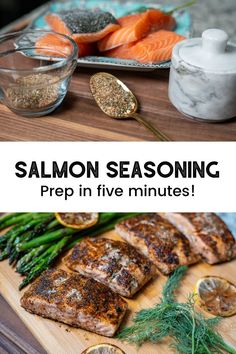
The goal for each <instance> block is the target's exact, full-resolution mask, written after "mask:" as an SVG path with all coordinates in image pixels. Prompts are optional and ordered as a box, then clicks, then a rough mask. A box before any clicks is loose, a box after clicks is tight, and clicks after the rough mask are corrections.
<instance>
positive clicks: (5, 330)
mask: <svg viewBox="0 0 236 354" xmlns="http://www.w3.org/2000/svg"><path fill="white" fill-rule="evenodd" d="M4 350H5V351H6V352H7V353H11V354H13V353H17V354H25V353H27V354H45V353H46V352H45V351H44V349H43V348H42V347H41V345H40V344H39V343H38V341H37V340H36V339H35V338H34V337H33V335H32V334H31V332H30V331H29V330H28V329H27V327H26V326H25V325H24V323H23V322H22V321H21V319H20V318H19V317H18V316H17V314H16V313H15V312H14V311H13V310H12V308H11V307H10V306H9V304H8V303H7V302H6V300H4V298H3V297H2V296H1V295H0V353H2V352H4Z"/></svg>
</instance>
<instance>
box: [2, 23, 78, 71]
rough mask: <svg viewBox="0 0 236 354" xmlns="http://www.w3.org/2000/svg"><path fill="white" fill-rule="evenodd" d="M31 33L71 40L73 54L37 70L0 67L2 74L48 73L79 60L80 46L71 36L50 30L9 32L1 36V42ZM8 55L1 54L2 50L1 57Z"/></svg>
mask: <svg viewBox="0 0 236 354" xmlns="http://www.w3.org/2000/svg"><path fill="white" fill-rule="evenodd" d="M29 33H48V34H56V35H58V36H60V37H64V39H67V40H69V42H70V43H71V44H72V47H73V51H72V53H71V54H70V55H69V56H67V57H66V58H61V59H60V60H59V61H58V62H55V63H53V64H50V65H45V66H41V67H39V68H35V69H17V68H14V69H8V68H4V67H1V66H0V71H1V72H6V73H12V72H15V73H16V72H20V73H24V72H25V73H32V72H44V71H48V70H53V69H58V68H61V67H63V66H65V65H67V64H68V63H70V62H72V61H73V60H76V59H77V56H78V46H77V44H76V42H75V41H74V40H73V39H72V38H70V37H69V36H67V35H65V34H62V33H58V32H55V31H50V30H44V29H33V30H30V29H27V30H23V31H16V32H9V33H5V34H2V35H0V41H1V40H4V39H5V40H8V39H10V38H14V37H16V36H21V35H23V34H29ZM5 53H7V51H5V52H4V51H3V52H1V50H0V56H4V54H5Z"/></svg>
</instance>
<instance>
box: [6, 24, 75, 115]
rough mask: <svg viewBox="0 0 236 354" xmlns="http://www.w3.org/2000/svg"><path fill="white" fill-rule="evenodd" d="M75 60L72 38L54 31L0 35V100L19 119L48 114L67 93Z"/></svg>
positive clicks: (28, 31)
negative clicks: (18, 116) (20, 116)
mask: <svg viewBox="0 0 236 354" xmlns="http://www.w3.org/2000/svg"><path fill="white" fill-rule="evenodd" d="M77 57H78V48H77V45H76V43H75V42H74V41H73V39H71V38H69V37H67V36H65V35H62V34H59V33H56V32H50V31H42V30H27V31H22V32H16V33H10V34H6V35H2V36H0V101H1V102H2V103H3V104H5V105H6V106H7V107H9V109H11V110H12V111H13V112H15V113H16V114H19V115H22V116H26V117H39V116H44V115H47V114H49V113H50V112H52V111H54V110H55V109H56V108H57V107H58V106H59V105H60V104H61V102H62V101H63V99H64V97H65V95H66V93H67V90H68V85H69V83H70V79H71V76H72V74H73V72H74V70H75V68H76V64H77Z"/></svg>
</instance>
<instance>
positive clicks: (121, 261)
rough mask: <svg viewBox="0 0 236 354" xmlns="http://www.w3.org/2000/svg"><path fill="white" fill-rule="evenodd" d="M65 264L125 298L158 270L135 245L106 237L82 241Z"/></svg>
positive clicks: (66, 258) (65, 259) (131, 294)
mask: <svg viewBox="0 0 236 354" xmlns="http://www.w3.org/2000/svg"><path fill="white" fill-rule="evenodd" d="M64 263H65V265H66V266H67V267H68V268H69V269H71V270H73V271H76V272H79V273H80V274H83V275H85V276H86V277H90V278H93V279H95V280H97V281H99V282H100V283H103V284H105V285H107V286H109V287H110V288H111V289H112V290H113V291H115V292H116V293H119V294H120V295H122V296H126V297H132V296H133V295H134V294H135V293H136V292H137V291H138V290H139V289H140V288H141V287H142V286H143V285H144V284H145V283H146V282H147V281H148V280H150V279H151V277H152V275H153V274H154V272H155V267H154V266H153V264H152V263H151V262H150V261H149V260H148V259H147V258H146V257H144V256H143V255H142V254H140V253H139V252H138V251H137V250H136V249H135V248H134V247H132V246H130V245H129V244H128V243H126V242H122V241H115V240H108V239H105V238H96V239H89V238H88V239H85V240H83V241H81V242H79V243H78V244H77V245H76V246H75V247H74V248H73V249H72V250H71V252H70V253H69V255H68V256H66V257H65V258H64Z"/></svg>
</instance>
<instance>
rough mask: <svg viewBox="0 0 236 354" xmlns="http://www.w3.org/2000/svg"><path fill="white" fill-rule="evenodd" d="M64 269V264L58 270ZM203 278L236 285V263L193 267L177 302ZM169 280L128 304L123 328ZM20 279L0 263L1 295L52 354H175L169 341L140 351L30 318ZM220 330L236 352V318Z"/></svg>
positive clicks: (150, 287) (156, 297)
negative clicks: (98, 349) (101, 351)
mask: <svg viewBox="0 0 236 354" xmlns="http://www.w3.org/2000/svg"><path fill="white" fill-rule="evenodd" d="M106 237H109V238H115V239H118V238H119V237H118V236H117V235H116V234H115V232H114V231H112V232H109V233H107V234H106ZM60 266H61V267H63V266H62V265H61V264H59V265H58V267H60ZM204 275H219V276H222V277H225V278H226V279H228V280H230V281H232V282H235V279H236V260H234V261H232V262H229V263H225V264H221V265H215V266H209V265H206V264H203V263H200V264H198V265H195V266H192V267H191V268H190V269H189V270H188V272H187V275H186V277H185V278H184V280H183V281H182V283H181V286H180V288H179V292H178V299H179V300H183V301H184V300H185V299H186V298H187V296H188V294H189V293H191V292H192V291H193V289H194V286H195V284H196V281H197V280H198V278H200V277H202V276H204ZM165 281H166V277H164V276H162V275H158V276H157V278H156V279H154V280H152V281H150V282H149V283H148V284H147V285H146V286H145V287H144V288H143V289H142V290H141V291H140V292H139V293H138V294H137V295H136V296H135V297H134V298H133V299H132V300H128V303H129V312H128V314H127V316H126V318H125V320H124V322H123V325H126V324H128V323H130V320H131V318H132V317H133V315H134V313H135V312H136V311H138V310H140V309H143V308H148V307H151V306H153V305H154V304H155V303H157V302H158V301H159V298H160V295H161V289H162V287H163V285H164V283H165ZM19 282H20V276H19V275H18V274H17V273H15V271H14V269H12V268H11V267H10V266H9V265H8V262H7V261H4V262H2V263H0V292H1V294H2V295H3V296H4V298H5V299H6V300H7V301H8V303H9V304H10V305H11V307H12V308H13V309H14V310H15V311H16V313H17V314H18V316H19V317H20V318H21V319H22V320H23V322H24V323H25V324H26V326H27V327H28V328H29V329H30V331H31V332H32V333H33V335H34V336H35V337H36V338H37V339H38V341H39V342H40V343H41V344H42V346H43V347H44V348H45V350H46V351H47V352H48V353H49V354H54V353H57V354H65V353H66V354H80V353H81V352H82V351H83V350H84V349H86V348H87V347H89V346H90V345H94V344H97V343H113V344H116V345H117V346H119V347H120V348H122V349H123V350H124V351H125V353H126V354H135V353H138V354H156V353H157V352H158V353H159V354H167V353H172V351H171V350H170V349H169V347H168V344H169V341H166V342H165V343H162V344H145V345H143V346H142V347H141V348H140V349H139V350H138V349H137V348H136V347H135V346H131V345H127V344H124V343H122V342H120V341H118V340H116V339H110V338H106V337H103V336H99V335H96V334H93V333H90V332H87V331H84V330H81V329H75V328H72V327H69V326H66V325H63V324H60V323H57V322H54V321H51V320H47V319H44V318H41V317H39V316H36V315H32V314H29V313H28V312H26V311H25V310H24V309H23V308H21V306H20V297H21V295H22V294H23V292H22V293H20V292H19V290H18V285H19ZM219 330H220V332H221V334H222V336H223V338H224V339H225V340H226V341H227V342H228V343H229V344H231V345H232V346H234V347H235V348H236V316H233V317H231V318H226V319H223V320H222V323H221V325H220V326H219Z"/></svg>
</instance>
